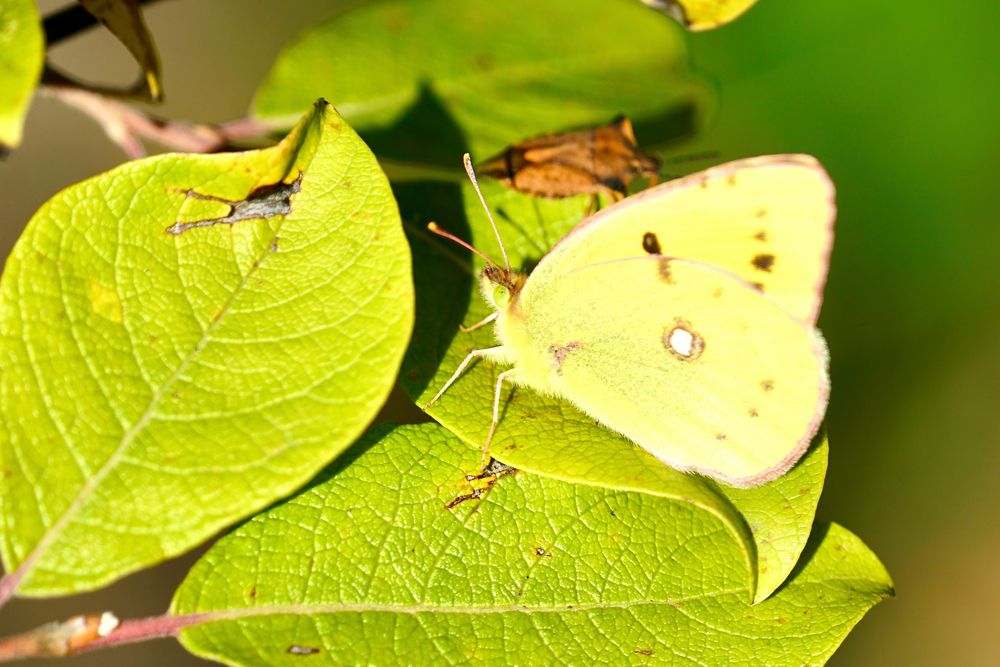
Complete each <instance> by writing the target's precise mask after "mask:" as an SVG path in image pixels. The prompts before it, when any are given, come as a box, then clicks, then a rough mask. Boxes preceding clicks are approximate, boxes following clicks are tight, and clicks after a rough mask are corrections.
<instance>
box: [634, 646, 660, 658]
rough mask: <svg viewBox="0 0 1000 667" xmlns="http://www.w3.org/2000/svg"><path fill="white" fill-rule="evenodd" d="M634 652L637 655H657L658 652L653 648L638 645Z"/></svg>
mask: <svg viewBox="0 0 1000 667" xmlns="http://www.w3.org/2000/svg"><path fill="white" fill-rule="evenodd" d="M632 653H635V654H636V655H648V656H654V655H656V652H655V651H654V650H653V649H651V648H645V647H642V646H636V647H635V650H634V651H632Z"/></svg>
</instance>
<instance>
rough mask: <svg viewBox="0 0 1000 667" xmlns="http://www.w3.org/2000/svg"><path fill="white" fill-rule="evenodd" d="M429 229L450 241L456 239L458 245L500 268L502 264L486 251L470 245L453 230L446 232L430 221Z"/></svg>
mask: <svg viewBox="0 0 1000 667" xmlns="http://www.w3.org/2000/svg"><path fill="white" fill-rule="evenodd" d="M427 229H428V231H430V232H431V233H432V234H437V235H438V236H441V237H443V238H446V239H448V240H449V241H454V242H455V243H457V244H458V245H460V246H462V247H463V248H465V249H466V250H468V251H469V252H472V253H475V254H477V255H479V256H480V257H482V258H483V259H485V260H486V262H487V263H488V264H492V265H493V266H495V267H497V268H498V269H499V268H500V265H499V264H497V263H496V261H494V260H493V259H491V258H490V257H487V256H486V254H485V253H484V252H482V251H480V250H478V249H476V248H474V247H472V245H470V244H469V242H468V241H463V240H462V239H460V238H458V237H457V236H455V235H454V234H452V233H451V232H446V231H445V230H443V229H441V228H440V227H438V224H437V223H436V222H428V223H427Z"/></svg>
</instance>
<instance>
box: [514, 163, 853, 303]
mask: <svg viewBox="0 0 1000 667" xmlns="http://www.w3.org/2000/svg"><path fill="white" fill-rule="evenodd" d="M833 196H834V193H833V185H832V184H831V182H830V179H829V177H828V176H827V174H826V172H825V171H824V170H823V168H822V167H821V166H820V165H819V163H818V162H817V161H816V160H815V159H814V158H812V157H809V156H807V155H770V156H763V157H758V158H750V159H747V160H739V161H736V162H730V163H728V164H724V165H720V166H718V167H714V168H712V169H708V170H706V171H703V172H700V173H698V174H693V175H691V176H688V177H685V178H681V179H677V180H675V181H671V182H669V183H664V184H663V185H660V186H658V187H655V188H651V189H649V190H646V191H644V192H642V193H639V194H637V195H633V196H631V197H629V198H628V199H626V200H624V201H622V202H620V203H618V204H615V205H613V206H610V207H608V208H606V209H604V210H602V211H601V212H600V213H598V214H597V215H594V216H592V217H590V218H588V219H587V220H585V221H584V222H583V223H581V224H580V225H579V226H578V227H577V228H576V229H574V230H573V231H571V232H570V233H569V234H567V235H566V237H565V238H564V239H563V240H562V241H561V242H560V243H559V244H557V245H556V247H555V248H553V250H552V252H551V253H549V255H548V256H547V257H546V258H545V260H543V261H542V263H540V264H539V265H538V267H537V268H536V270H535V272H533V274H532V280H533V281H534V280H536V279H537V278H538V277H539V276H538V274H539V273H540V272H541V273H548V272H552V271H554V270H557V271H558V272H560V273H565V272H566V271H568V270H572V269H573V268H577V267H581V266H586V265H589V264H594V263H597V262H601V261H605V260H608V259H616V258H621V257H632V256H641V255H644V254H648V253H650V252H651V251H655V252H658V253H661V254H664V255H667V256H671V257H682V258H685V259H694V260H699V261H703V262H706V263H709V264H713V265H715V266H717V267H719V268H722V269H724V270H726V271H729V272H731V273H733V274H735V275H737V276H739V277H740V278H742V279H743V280H745V281H746V282H747V283H748V284H750V285H751V286H752V287H754V288H755V289H757V290H759V291H761V292H763V293H764V294H766V295H767V296H768V297H769V298H770V299H772V300H774V301H775V302H776V303H778V304H779V305H781V306H782V307H783V308H784V309H785V310H787V311H788V312H789V313H790V314H792V315H793V316H795V317H797V318H799V319H801V320H803V321H807V322H813V323H814V322H815V320H816V317H817V316H818V314H819V307H820V304H821V303H822V291H823V285H824V284H825V282H826V274H827V266H828V260H829V254H830V248H831V244H832V242H833V220H834V214H835V208H834V200H833Z"/></svg>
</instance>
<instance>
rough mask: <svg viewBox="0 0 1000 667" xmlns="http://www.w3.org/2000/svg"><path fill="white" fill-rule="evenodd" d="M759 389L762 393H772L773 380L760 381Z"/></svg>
mask: <svg viewBox="0 0 1000 667" xmlns="http://www.w3.org/2000/svg"><path fill="white" fill-rule="evenodd" d="M760 388H761V389H763V390H764V391H774V380H761V381H760Z"/></svg>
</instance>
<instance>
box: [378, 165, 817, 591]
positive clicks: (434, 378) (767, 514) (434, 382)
mask: <svg viewBox="0 0 1000 667" xmlns="http://www.w3.org/2000/svg"><path fill="white" fill-rule="evenodd" d="M483 187H484V192H485V194H486V197H487V201H488V202H489V203H490V205H491V206H492V207H493V209H494V210H495V211H496V212H497V217H498V220H499V224H500V227H501V230H500V231H501V233H502V235H503V238H504V241H505V243H506V246H507V251H508V253H509V254H510V257H511V262H512V263H513V264H514V265H515V266H526V267H530V266H532V265H533V264H534V263H535V262H537V261H538V260H539V259H540V258H541V257H542V256H543V255H544V253H545V252H547V250H548V249H549V248H550V247H551V246H552V245H553V244H554V243H555V242H556V241H557V240H558V239H559V238H560V237H561V236H562V235H563V234H564V233H565V232H566V231H568V230H569V229H570V228H571V227H572V226H573V225H574V224H576V223H577V222H578V221H579V219H580V218H581V217H582V215H583V213H584V211H585V209H586V208H587V207H589V206H590V200H589V199H588V198H586V197H584V198H579V199H568V200H559V201H551V200H540V199H535V198H532V197H527V196H524V195H520V194H518V193H516V192H513V191H511V190H509V189H507V188H503V187H500V186H498V185H495V184H492V183H484V184H483ZM396 192H397V196H398V197H399V200H400V205H401V206H402V207H403V209H404V212H405V213H406V217H407V220H408V221H410V222H411V225H410V228H411V229H412V230H413V233H412V234H411V237H412V242H413V248H414V256H415V265H416V272H415V281H416V287H417V323H416V327H415V330H414V339H413V342H412V344H411V346H410V350H409V351H408V352H407V356H406V359H405V361H404V362H403V380H402V381H403V386H404V388H405V389H406V390H407V391H408V392H409V393H410V395H411V396H413V398H414V400H416V401H417V403H418V404H421V405H422V404H424V403H426V402H427V401H429V400H430V398H431V397H432V396H433V395H434V394H435V393H436V392H437V390H438V389H439V388H440V387H441V386H443V385H444V383H445V382H446V381H447V380H448V378H449V377H450V376H451V374H452V373H453V372H454V370H455V369H456V368H458V365H459V364H460V363H461V362H462V360H463V359H464V358H465V356H466V355H467V354H468V353H469V351H470V350H472V349H481V348H485V347H490V346H491V345H495V342H494V339H493V335H492V330H491V328H490V327H484V328H482V329H479V330H477V331H474V332H470V333H460V332H459V330H458V327H459V325H460V324H461V323H463V322H464V323H465V324H472V323H474V322H477V321H479V320H481V319H482V318H484V317H485V316H486V315H488V314H489V312H490V311H489V309H488V307H487V305H486V303H485V302H484V301H483V299H482V298H481V297H480V296H479V294H478V290H477V287H476V285H475V284H474V282H473V280H472V279H471V274H472V272H473V269H472V268H471V267H470V265H469V264H467V263H466V260H465V259H463V257H462V255H461V254H459V253H456V249H457V246H454V247H450V244H449V243H448V242H447V241H442V240H440V239H437V238H434V239H429V238H427V234H426V232H422V231H421V230H420V229H419V227H418V226H417V225H419V224H420V223H419V221H421V220H428V219H431V218H437V219H438V220H439V222H440V223H441V224H442V225H443V226H444V227H446V228H448V229H451V230H452V231H454V232H457V233H458V235H459V236H461V237H462V238H466V239H469V238H471V239H472V240H473V242H474V244H475V245H476V246H477V247H479V248H480V249H482V250H484V251H485V252H487V254H491V255H493V256H494V257H498V256H499V254H500V253H499V247H498V246H497V242H496V238H495V236H494V234H493V231H492V229H491V228H490V226H489V222H488V221H487V219H486V217H485V215H484V213H483V211H482V207H481V205H480V203H479V200H478V198H477V197H476V195H475V193H474V192H473V191H472V189H471V187H470V186H468V185H463V186H461V187H459V186H443V185H441V186H439V187H437V188H436V189H435V188H431V187H429V186H428V185H427V184H413V185H412V186H405V187H404V186H400V187H397V188H396ZM470 226H471V230H470ZM476 266H481V263H478V262H477V264H476ZM500 370H502V369H498V368H494V367H493V365H492V364H490V363H488V362H478V363H476V364H474V365H473V366H471V367H470V368H469V369H468V370H467V371H466V372H465V373H464V374H463V375H462V376H461V378H460V379H459V380H458V381H457V382H456V383H455V384H454V385H453V386H452V387H451V388H450V389H449V390H448V392H447V393H445V395H444V396H443V397H442V398H441V400H440V401H439V402H438V403H436V404H435V405H434V406H432V407H431V408H430V409H429V413H430V414H431V415H433V416H434V417H435V418H436V419H437V420H438V421H440V422H441V423H442V424H444V425H445V426H447V427H448V428H449V429H451V430H452V431H453V432H455V433H456V434H458V435H460V436H461V437H462V438H464V439H465V440H466V441H468V442H470V443H474V444H477V445H481V444H482V443H483V442H484V440H485V438H486V433H487V432H488V430H489V426H490V421H491V418H492V403H493V395H494V388H495V386H496V374H497V373H498V372H499V371H500ZM502 405H503V415H502V418H501V423H500V427H499V429H498V430H497V433H496V437H495V438H494V440H493V445H492V449H491V453H492V454H493V456H495V457H496V458H497V459H499V460H501V461H503V462H504V463H507V464H509V465H512V466H514V467H516V468H520V469H523V470H529V471H532V472H535V473H538V474H542V475H547V476H550V477H556V478H558V479H563V480H567V481H573V482H582V483H588V484H597V485H601V486H605V487H608V488H615V489H624V490H641V491H643V492H646V493H650V494H654V495H661V496H666V497H670V498H677V499H684V500H686V501H688V502H690V503H693V504H694V505H696V506H698V507H700V508H702V509H704V510H706V511H708V512H711V513H713V514H715V515H716V516H718V517H719V518H720V519H721V520H722V521H723V522H724V523H725V524H726V525H727V526H728V527H729V528H730V530H731V531H732V533H733V535H734V536H736V537H737V538H738V539H740V541H741V542H742V544H743V548H744V551H745V554H746V560H747V562H748V566H749V568H750V577H751V580H752V579H753V578H754V577H756V578H757V579H758V584H757V587H756V589H755V595H754V599H755V600H762V599H764V598H765V597H767V596H768V595H769V594H770V593H771V592H772V591H773V590H774V589H775V588H776V587H777V586H778V585H779V584H781V582H782V581H784V579H785V577H787V576H788V573H789V572H790V571H791V570H792V568H793V567H794V565H795V563H796V561H797V560H798V557H799V553H800V552H801V550H802V548H803V547H804V546H805V543H806V539H807V538H808V536H809V532H810V530H811V528H812V521H813V515H814V514H815V511H816V504H817V502H818V501H819V496H820V492H821V491H822V488H823V477H824V475H825V473H826V459H827V446H826V442H825V440H824V439H820V440H819V441H818V442H817V443H816V446H814V448H813V449H812V451H811V452H810V453H809V455H808V456H806V457H805V458H804V459H803V460H802V462H801V463H800V464H799V465H797V466H796V467H795V468H794V469H793V470H792V471H791V472H789V473H788V474H787V475H785V476H783V477H781V478H779V479H777V480H775V481H774V482H771V483H769V484H765V485H763V486H760V487H757V488H754V489H747V490H737V489H729V488H726V487H722V486H719V485H717V484H715V483H713V482H711V481H709V480H707V479H704V478H701V477H696V476H692V475H685V474H682V473H678V472H676V471H675V470H673V469H671V468H669V467H667V466H665V465H664V464H663V463H661V462H660V461H658V460H657V459H655V458H654V457H653V456H651V455H650V454H649V453H647V452H646V451H644V450H642V449H640V448H639V447H637V446H635V445H633V444H632V443H631V442H629V441H627V440H626V439H624V438H622V437H620V436H618V435H615V434H613V433H611V432H610V431H608V430H607V429H604V428H601V427H600V426H597V425H596V424H595V423H594V420H593V419H591V418H590V417H588V416H586V415H584V414H583V413H581V412H580V411H578V410H576V409H575V408H574V407H573V406H572V405H570V404H569V403H568V402H566V401H564V400H559V399H556V398H551V397H544V396H539V395H538V394H536V393H535V392H533V391H531V390H530V389H516V390H513V391H511V390H510V389H509V388H508V390H507V391H506V393H505V394H504V399H503V403H502ZM470 472H475V471H470Z"/></svg>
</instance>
